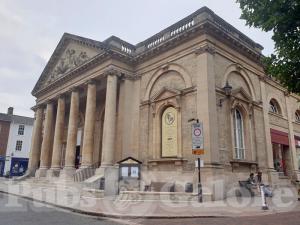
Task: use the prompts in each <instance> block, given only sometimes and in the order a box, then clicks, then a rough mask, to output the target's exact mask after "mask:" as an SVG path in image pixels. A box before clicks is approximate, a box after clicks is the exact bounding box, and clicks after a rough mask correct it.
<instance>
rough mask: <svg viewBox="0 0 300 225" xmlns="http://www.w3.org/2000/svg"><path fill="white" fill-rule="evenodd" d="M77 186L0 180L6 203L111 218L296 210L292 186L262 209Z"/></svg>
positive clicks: (239, 202)
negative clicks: (90, 191) (98, 194)
mask: <svg viewBox="0 0 300 225" xmlns="http://www.w3.org/2000/svg"><path fill="white" fill-rule="evenodd" d="M80 191H81V188H80V187H78V186H76V185H74V186H62V185H61V184H57V185H56V184H54V183H53V184H51V186H49V185H42V184H37V183H34V182H33V183H28V182H27V183H26V182H13V181H11V180H4V179H1V180H0V192H2V193H8V194H9V195H8V198H7V203H6V204H5V205H6V207H8V208H9V207H15V206H16V205H18V201H17V200H16V198H14V196H19V197H22V198H25V199H30V200H33V201H34V202H37V203H38V202H40V203H47V204H48V205H50V206H56V207H59V208H61V209H65V210H69V211H72V212H77V213H81V214H86V215H92V216H101V217H111V218H122V219H126V218H128V219H129V218H131V219H132V218H152V219H164V218H166V219H167V218H177V219H180V218H198V217H202V218H220V217H221V218H235V217H245V216H246V217H249V216H265V215H271V214H277V213H283V212H300V204H299V202H298V201H297V196H296V195H295V193H294V190H290V188H281V189H278V190H274V197H273V198H269V199H268V205H269V210H262V209H261V207H262V205H261V197H259V196H257V197H254V198H249V197H244V198H243V197H239V198H237V197H230V198H227V199H225V200H222V201H214V202H204V203H198V202H196V201H178V200H176V199H170V200H163V201H162V200H159V201H149V200H148V201H145V200H139V196H136V198H135V199H131V200H120V199H118V198H116V197H105V198H103V199H99V198H95V197H93V196H80Z"/></svg>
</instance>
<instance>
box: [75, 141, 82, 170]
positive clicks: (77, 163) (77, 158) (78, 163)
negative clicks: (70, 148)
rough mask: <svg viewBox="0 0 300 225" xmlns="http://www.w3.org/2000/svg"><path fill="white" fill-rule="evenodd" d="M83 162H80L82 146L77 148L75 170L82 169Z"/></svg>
mask: <svg viewBox="0 0 300 225" xmlns="http://www.w3.org/2000/svg"><path fill="white" fill-rule="evenodd" d="M80 164H81V160H80V145H78V146H76V152H75V168H76V169H78V168H79V167H80Z"/></svg>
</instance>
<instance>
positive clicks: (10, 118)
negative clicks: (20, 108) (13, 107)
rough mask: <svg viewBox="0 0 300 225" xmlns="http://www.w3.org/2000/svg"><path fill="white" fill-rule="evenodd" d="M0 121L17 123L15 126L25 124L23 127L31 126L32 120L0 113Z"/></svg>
mask: <svg viewBox="0 0 300 225" xmlns="http://www.w3.org/2000/svg"><path fill="white" fill-rule="evenodd" d="M0 121H6V122H11V123H17V124H25V125H33V122H34V118H32V117H26V116H18V115H9V114H6V113H0Z"/></svg>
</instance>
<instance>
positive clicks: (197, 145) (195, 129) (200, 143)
mask: <svg viewBox="0 0 300 225" xmlns="http://www.w3.org/2000/svg"><path fill="white" fill-rule="evenodd" d="M192 153H193V154H194V155H199V156H200V155H204V153H205V152H204V137H203V124H202V122H199V120H198V119H197V122H196V123H193V124H192ZM202 166H203V160H201V159H200V157H198V159H197V167H198V201H199V202H202V201H203V198H202V184H201V169H200V168H201V167H202Z"/></svg>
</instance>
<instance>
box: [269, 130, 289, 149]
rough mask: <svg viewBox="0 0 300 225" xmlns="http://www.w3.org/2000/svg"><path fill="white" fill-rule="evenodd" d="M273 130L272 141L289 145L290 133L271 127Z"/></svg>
mask: <svg viewBox="0 0 300 225" xmlns="http://www.w3.org/2000/svg"><path fill="white" fill-rule="evenodd" d="M270 131H271V141H272V143H277V144H282V145H287V146H289V135H288V133H285V132H282V131H279V130H275V129H270Z"/></svg>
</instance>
